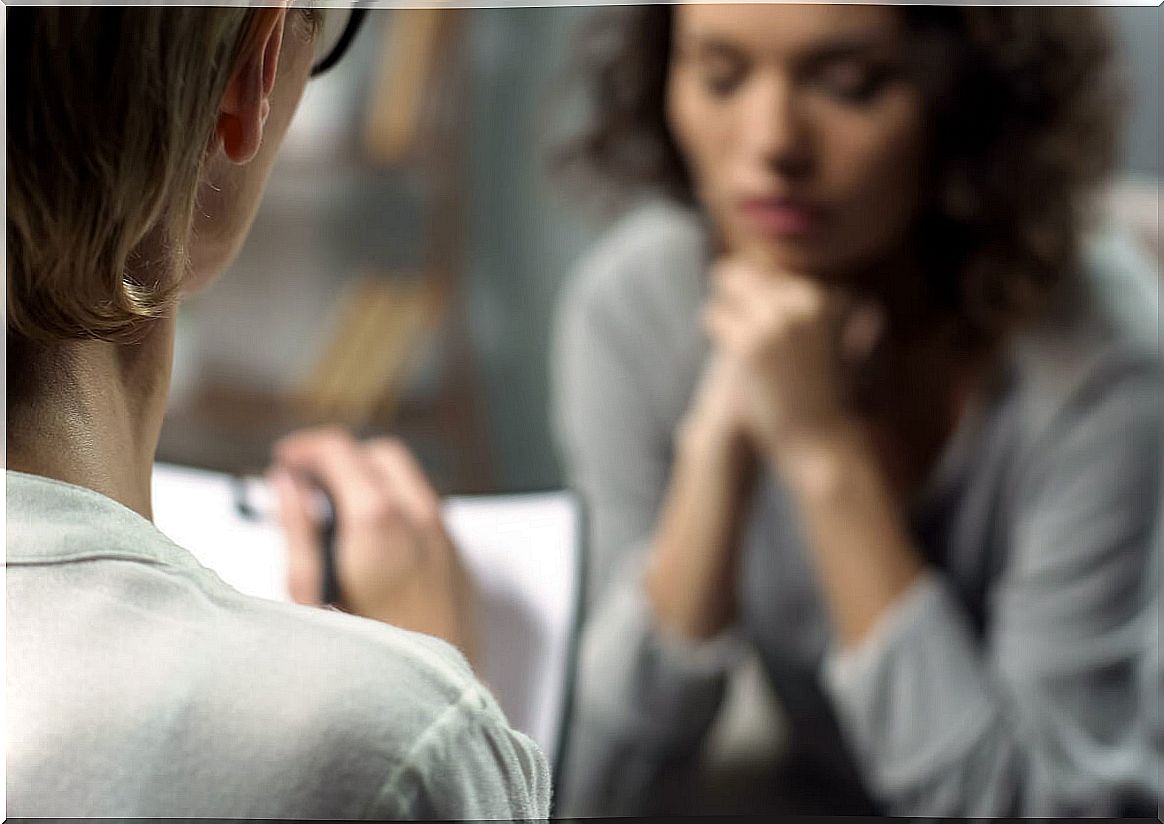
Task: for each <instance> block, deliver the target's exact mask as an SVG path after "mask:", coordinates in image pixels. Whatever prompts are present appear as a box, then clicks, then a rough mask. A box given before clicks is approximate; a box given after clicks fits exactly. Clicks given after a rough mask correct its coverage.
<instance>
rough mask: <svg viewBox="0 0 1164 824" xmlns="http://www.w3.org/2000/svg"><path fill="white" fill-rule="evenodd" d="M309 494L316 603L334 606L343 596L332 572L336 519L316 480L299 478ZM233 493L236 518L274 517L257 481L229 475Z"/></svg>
mask: <svg viewBox="0 0 1164 824" xmlns="http://www.w3.org/2000/svg"><path fill="white" fill-rule="evenodd" d="M300 477H301V478H303V479H304V480H306V482H307V483H308V484H309V486H310V487H311V489H312V491H313V495H312V498H313V500H312V504H313V506H312V509H313V510H314V512H313V513H312V514H313V516H314V520H315V523H316V524H317V527H318V530H319V546H320V552H321V554H322V556H323V558H322V561H323V581H322V586H321V592H320V600H321V601H322V602H323V603H324V604H330V605H336V604H338V603H339V602H340V600H341V598H342V595H343V593H342V592H341V591H340V585H339V575H338V573H337V571H336V555H335V553H336V549H335V537H336V517H335V503H334V502H333V501H332V499H331V496H330V495H328V494H327V491H326V490H325V489H324V488H323V485H322V484H320V483H319V481H318V480H316V479H315V478H312V477H310V476H300ZM231 486H232V487H233V492H234V507H235V511H236V512H238V514H239V516H240V517H242V518H246V519H247V520H249V521H272V520H277V518H276V506H275V500H274V494H273V492H272V491H271V489H270V488H269V487H268V486H267V484H266V483H265V482H264V481H263V480H261V479H259V478H246V477H243V476H241V475H232V476H231Z"/></svg>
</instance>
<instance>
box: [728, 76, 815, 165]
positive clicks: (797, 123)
mask: <svg viewBox="0 0 1164 824" xmlns="http://www.w3.org/2000/svg"><path fill="white" fill-rule="evenodd" d="M751 91H752V94H751V95H750V99H749V100H748V105H747V108H746V111H745V112H744V121H743V123H742V126H743V128H742V130H741V132H742V143H743V148H744V152H745V156H746V158H747V162H748V163H749V165H753V164H757V165H761V166H763V168H764V171H766V172H769V173H772V172H774V173H776V174H778V175H780V176H781V177H803V176H805V175H807V174H809V173H810V172H811V171H812V166H813V154H812V146H811V139H810V137H811V135H810V131H811V130H810V128H809V124H808V123H807V122H806V119H805V117H804V115H803V113H802V112H801V111H800V107H799V106H798V104H797V99H796V93H795V89H794V88H793V85H792V83H791V82H790V81H789V80H788V79H787V78H784V77H780V76H778V75H775V74H774V75H772V76H769V77H766V78H764V80H763V82H760V83H756V84H755V85H754V86H753V88H752V90H751Z"/></svg>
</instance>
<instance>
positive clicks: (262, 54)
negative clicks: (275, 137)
mask: <svg viewBox="0 0 1164 824" xmlns="http://www.w3.org/2000/svg"><path fill="white" fill-rule="evenodd" d="M286 19H287V10H286V8H285V7H274V8H272V7H263V8H258V9H255V11H254V19H253V20H252V22H251V31H250V34H249V35H248V37H247V39H246V42H245V43H244V45H243V47H242V49H241V51H240V52H239V55H238V58H237V59H236V61H235V67H234V73H233V74H232V75H231V78H230V82H229V84H228V85H227V87H226V93H225V94H224V95H223V97H222V107H221V108H220V109H219V112H218V123H217V124H216V126H215V130H214V132H215V136H216V137H217V138H218V140H219V141H221V145H222V150H223V152H224V153H225V154H226V156H227V158H228V159H229V160H231V161H232V162H234V163H240V164H241V163H247V162H249V161H251V160H252V159H253V158H254V156H255V155H256V154H257V153H258V151H259V147H260V146H261V145H262V144H263V126H264V124H265V123H266V121H267V115H268V114H269V113H270V111H271V91H272V89H274V88H275V73H276V71H277V70H278V67H279V49H280V47H281V46H282V43H283V25H284V22H285V21H286Z"/></svg>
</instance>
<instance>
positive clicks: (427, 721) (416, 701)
mask: <svg viewBox="0 0 1164 824" xmlns="http://www.w3.org/2000/svg"><path fill="white" fill-rule="evenodd" d="M6 475H7V508H8V513H7V515H8V522H7V541H8V556H7V611H6V618H7V622H8V626H7V643H8V660H7V676H6V684H5V689H6V699H7V742H6V744H7V755H8V786H7V790H8V796H7V802H8V814H9V815H10V816H16V817H24V816H52V817H66V816H68V817H76V816H85V817H137V816H142V817H199V818H221V817H243V818H328V819H344V818H373V819H378V818H443V819H448V818H477V819H483V818H503V819H513V818H545V817H547V816H548V813H549V800H550V784H549V773H548V770H547V766H546V761H545V759H544V758H543V756H542V754H541V752H539V750H538V749H537V746H536V745H535V744H534V743H533V742H532V741H530V740H529V739H528V738H526V737H525V736H523V735H521V734H520V733H517V732H514V731H513V730H511V729H510V728H509V726H508V724H507V723H506V721H505V718H504V716H503V715H502V713H501V710H500V709H499V708H498V706H497V704H496V703H495V701H494V700H493V698H492V696H491V695H490V694H489V693H488V692H487V691H486V689H485V688H484V687H482V686H481V684H480V683H478V681H477V680H476V679H475V678H474V677H473V674H472V672H471V671H470V669H469V667H468V665H467V664H466V662H465V660H464V659H463V658H462V657H461V655H460V654H459V653H458V652H457V651H456V650H454V649H453V648H452V647H451V646H449V645H448V644H445V643H444V642H442V641H439V640H437V639H435V638H430V637H427V636H423V635H419V634H415V633H411V632H406V631H404V630H400V629H397V628H394V627H390V626H387V625H385V624H380V623H377V622H375V621H369V620H365V619H362V618H357V617H354V616H351V615H346V614H343V613H340V612H336V611H332V610H324V609H316V608H311V607H304V606H297V605H292V604H282V603H276V602H273V601H265V600H261V599H258V598H252V597H248V596H244V595H241V594H240V593H238V592H236V591H235V590H233V589H231V588H230V587H229V586H227V585H226V584H224V583H223V582H222V581H221V580H219V579H218V578H217V577H216V576H215V575H214V573H212V572H210V571H209V570H207V569H205V568H203V567H202V566H200V565H199V564H198V562H197V561H195V559H194V557H193V556H192V555H190V554H189V553H188V552H186V551H185V550H183V549H181V548H179V547H177V546H175V545H174V544H173V543H171V542H170V541H169V540H168V539H167V538H166V537H165V536H164V535H162V533H160V532H159V531H158V530H157V529H155V528H154V526H153V524H151V523H150V522H149V521H147V520H145V519H144V518H142V517H140V516H139V515H137V514H136V513H134V512H132V511H130V510H129V509H127V508H125V507H123V506H121V505H120V504H118V503H115V502H114V501H112V500H110V499H109V498H107V497H104V496H102V495H99V494H97V493H95V492H92V491H90V490H88V489H82V488H80V487H76V486H71V485H68V484H63V483H59V482H56V481H51V480H47V479H45V478H40V477H36V476H32V475H25V474H21V473H18V472H12V471H9V472H7V473H6Z"/></svg>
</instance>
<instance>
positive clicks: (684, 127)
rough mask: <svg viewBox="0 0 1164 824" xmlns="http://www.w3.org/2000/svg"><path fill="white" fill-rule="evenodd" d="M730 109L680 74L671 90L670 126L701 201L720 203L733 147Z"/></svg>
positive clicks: (668, 111) (672, 82) (695, 82)
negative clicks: (720, 189)
mask: <svg viewBox="0 0 1164 824" xmlns="http://www.w3.org/2000/svg"><path fill="white" fill-rule="evenodd" d="M725 109H726V107H725V106H723V105H721V104H716V103H714V102H713V101H711V100H709V99H708V98H707V95H706V94H705V93H704V92H703V90H702V88H700V86H699V84H698V81H697V80H695V79H694V78H690V77H688V76H687V75H686V74H685V73H684V72H682V71H678V72H676V76H675V77H674V78H673V79H672V81H671V83H670V84H669V86H668V89H667V125H668V127H669V128H670V130H671V134H672V136H673V137H674V138H675V143H676V144H677V145H678V147H679V152H680V154H682V155H683V158H684V160H685V161H686V163H687V168H688V170H689V171H690V173H691V176H692V178H693V181H692V182H693V183H694V185H695V188H696V190H697V192H698V194H699V197H700V199H701V200H703V201H704V202H705V203H711V202H714V201H715V200H716V197H715V185H716V182H717V181H721V180H722V179H723V177H724V175H723V171H724V166H725V165H726V163H727V160H728V158H727V154H728V151H729V150H730V147H731V144H732V139H731V137H732V131H731V130H732V126H731V119H730V117H729V112H728V111H726V110H725Z"/></svg>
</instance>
